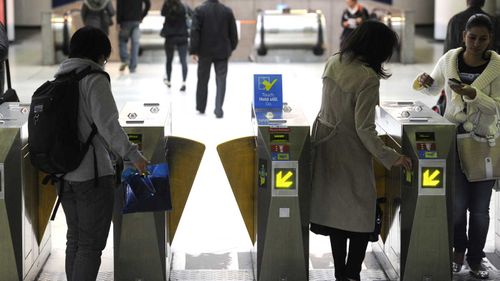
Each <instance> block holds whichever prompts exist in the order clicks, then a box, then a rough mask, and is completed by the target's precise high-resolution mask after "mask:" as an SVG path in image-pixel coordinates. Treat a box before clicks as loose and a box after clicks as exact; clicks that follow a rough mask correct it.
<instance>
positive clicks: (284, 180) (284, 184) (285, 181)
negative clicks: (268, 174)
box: [276, 171, 293, 188]
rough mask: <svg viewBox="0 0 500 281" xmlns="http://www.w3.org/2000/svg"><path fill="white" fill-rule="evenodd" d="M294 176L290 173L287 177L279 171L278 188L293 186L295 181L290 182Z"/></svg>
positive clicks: (277, 177) (277, 176)
mask: <svg viewBox="0 0 500 281" xmlns="http://www.w3.org/2000/svg"><path fill="white" fill-rule="evenodd" d="M292 176H293V173H292V172H291V171H288V173H286V175H285V176H283V171H279V172H278V173H277V174H276V187H277V188H289V187H290V186H292V184H293V181H288V180H289V179H290V178H291V177H292Z"/></svg>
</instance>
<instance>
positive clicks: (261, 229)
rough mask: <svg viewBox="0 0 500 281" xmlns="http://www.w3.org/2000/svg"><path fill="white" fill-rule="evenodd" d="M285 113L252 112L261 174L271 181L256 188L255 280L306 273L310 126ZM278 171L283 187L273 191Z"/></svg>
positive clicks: (298, 114)
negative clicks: (278, 150) (279, 152)
mask: <svg viewBox="0 0 500 281" xmlns="http://www.w3.org/2000/svg"><path fill="white" fill-rule="evenodd" d="M285 109H286V110H283V111H281V110H278V111H273V112H272V114H269V113H268V112H266V111H257V112H254V113H255V116H256V119H257V121H255V124H256V125H257V126H258V127H257V158H258V162H259V163H262V167H261V169H266V171H262V170H261V171H260V172H264V173H263V174H266V175H269V176H271V177H272V179H271V180H269V179H267V180H265V182H267V183H266V184H264V185H260V184H259V185H258V186H257V187H256V189H257V198H256V199H255V200H256V208H255V209H254V210H255V215H254V216H255V217H256V218H257V242H256V246H255V247H254V248H256V251H255V249H254V251H253V253H254V254H252V258H253V267H254V272H255V273H254V274H255V278H256V280H258V281H267V280H287V281H303V280H306V279H307V276H308V274H309V269H308V253H309V230H308V225H309V198H310V184H311V182H310V176H311V175H310V169H309V167H310V160H311V159H310V149H311V146H310V137H309V125H308V122H307V120H306V119H305V118H304V115H303V114H302V111H301V110H300V109H299V107H296V106H290V105H287V107H286V108H285ZM273 145H274V146H276V145H283V146H287V147H288V152H285V156H286V157H285V158H287V159H286V161H279V160H278V159H279V157H277V156H276V155H273V152H272V146H273ZM259 166H260V164H259ZM279 172H281V177H282V181H283V182H282V183H283V184H282V186H283V187H286V188H283V189H281V190H277V189H276V186H277V184H276V176H277V175H278V174H279ZM284 182H286V184H285V183H284ZM288 184H290V185H288ZM285 185H286V186H285ZM290 245H293V247H291V246H290Z"/></svg>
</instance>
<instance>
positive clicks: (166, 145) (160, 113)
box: [113, 102, 205, 281]
mask: <svg viewBox="0 0 500 281" xmlns="http://www.w3.org/2000/svg"><path fill="white" fill-rule="evenodd" d="M119 120H120V124H121V126H122V127H123V128H124V130H125V132H126V133H127V134H128V136H129V139H130V140H131V141H132V142H135V143H136V144H137V145H138V146H139V149H140V150H141V151H142V153H143V154H144V156H145V157H146V158H148V160H150V162H151V164H156V163H161V162H165V161H167V162H168V163H169V168H170V189H171V198H172V206H173V209H172V211H169V212H168V213H167V212H145V213H132V214H126V215H122V209H123V203H124V202H123V201H124V200H123V199H124V190H123V189H122V188H119V189H117V192H116V196H115V211H114V215H113V220H114V224H113V228H114V256H115V259H114V265H115V273H114V274H115V280H148V281H149V280H151V281H160V280H161V281H165V280H169V274H170V265H171V261H172V254H171V250H170V243H171V242H172V240H173V238H174V235H175V230H176V229H177V226H178V224H179V221H180V217H181V215H182V211H183V209H184V206H185V204H186V201H187V198H188V196H189V192H190V190H191V186H192V184H193V182H194V177H195V175H196V172H197V170H198V167H199V164H200V162H201V158H202V156H203V152H204V150H205V146H204V145H203V144H200V143H197V142H194V141H191V140H187V139H183V138H178V137H170V136H169V137H167V138H165V136H166V135H170V133H171V117H170V114H169V110H168V109H167V107H166V106H164V104H160V103H140V102H128V103H127V104H126V105H125V107H124V108H123V109H122V110H121V111H120V117H119Z"/></svg>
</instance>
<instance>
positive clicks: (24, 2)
mask: <svg viewBox="0 0 500 281" xmlns="http://www.w3.org/2000/svg"><path fill="white" fill-rule="evenodd" d="M51 9H52V1H51V0H16V1H15V21H16V26H40V24H41V15H42V11H50V10H51Z"/></svg>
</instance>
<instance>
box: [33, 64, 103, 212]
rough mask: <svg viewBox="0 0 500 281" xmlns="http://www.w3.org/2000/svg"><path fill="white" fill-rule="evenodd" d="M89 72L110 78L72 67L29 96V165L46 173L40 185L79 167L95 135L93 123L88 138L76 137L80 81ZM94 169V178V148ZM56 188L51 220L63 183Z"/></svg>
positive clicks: (57, 205)
mask: <svg viewBox="0 0 500 281" xmlns="http://www.w3.org/2000/svg"><path fill="white" fill-rule="evenodd" d="M92 73H101V74H104V75H106V78H108V80H110V79H109V75H108V74H107V73H106V72H104V71H102V70H96V69H91V67H90V66H89V67H87V68H85V69H84V70H82V71H80V72H77V71H76V70H75V71H73V72H70V73H68V74H65V75H61V76H58V77H57V78H56V79H54V80H52V81H47V82H45V83H44V84H43V85H42V86H40V87H39V88H38V89H37V90H36V91H35V93H34V94H33V96H32V97H31V106H30V113H29V116H28V143H29V154H30V160H31V164H32V165H33V166H34V167H36V168H38V169H39V170H40V171H42V172H45V173H47V174H49V175H48V176H46V177H45V178H44V179H43V184H46V183H47V182H48V181H49V180H52V182H57V181H59V180H62V178H63V177H64V175H65V174H66V173H68V172H71V171H73V170H75V169H76V168H78V166H80V163H81V162H82V160H83V157H85V154H86V153H87V151H88V149H89V146H90V145H91V142H92V139H93V138H94V136H95V135H96V134H97V126H96V125H95V124H94V123H93V124H92V131H91V133H90V135H89V136H88V137H87V140H86V141H85V142H81V141H80V139H79V138H78V132H79V130H78V103H79V98H80V85H79V84H80V80H81V79H82V78H84V77H85V76H87V75H89V74H92ZM94 172H95V177H96V180H97V162H96V157H95V151H94ZM59 188H60V189H59V196H58V198H57V202H56V204H55V207H54V210H53V211H52V216H51V220H54V219H55V216H56V213H57V209H58V208H59V205H60V203H61V197H62V193H63V186H62V185H60V187H59Z"/></svg>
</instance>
